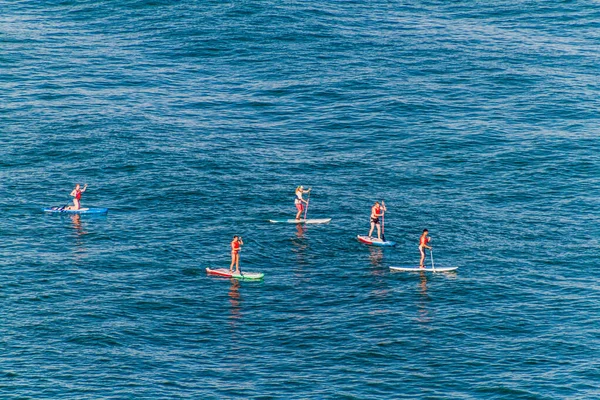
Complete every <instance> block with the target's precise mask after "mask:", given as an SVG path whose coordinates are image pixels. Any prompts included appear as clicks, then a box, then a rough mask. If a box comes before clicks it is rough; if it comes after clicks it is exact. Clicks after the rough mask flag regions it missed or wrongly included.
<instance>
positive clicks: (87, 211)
mask: <svg viewBox="0 0 600 400" xmlns="http://www.w3.org/2000/svg"><path fill="white" fill-rule="evenodd" d="M42 210H43V211H44V212H47V213H66V214H106V213H107V212H108V208H87V207H83V208H80V209H79V210H68V209H65V208H63V207H46V208H42Z"/></svg>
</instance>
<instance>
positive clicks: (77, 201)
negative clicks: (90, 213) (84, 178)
mask: <svg viewBox="0 0 600 400" xmlns="http://www.w3.org/2000/svg"><path fill="white" fill-rule="evenodd" d="M86 189H87V183H86V184H85V185H84V186H83V189H81V186H79V183H78V184H77V185H75V189H73V191H72V192H71V196H72V197H73V205H72V206H69V207H67V210H79V209H80V208H81V193H83V192H85V190H86Z"/></svg>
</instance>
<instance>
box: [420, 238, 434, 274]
mask: <svg viewBox="0 0 600 400" xmlns="http://www.w3.org/2000/svg"><path fill="white" fill-rule="evenodd" d="M428 233H429V231H428V230H427V229H423V233H422V234H421V239H420V240H419V251H420V252H421V262H420V263H419V267H420V268H425V249H429V250H431V246H427V243H429V241H430V240H431V238H430V237H427V234H428ZM432 257H433V256H432ZM432 259H433V258H432Z"/></svg>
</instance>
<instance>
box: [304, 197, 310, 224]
mask: <svg viewBox="0 0 600 400" xmlns="http://www.w3.org/2000/svg"><path fill="white" fill-rule="evenodd" d="M309 204H310V192H308V197H307V198H306V208H305V209H304V219H306V214H308V205H309Z"/></svg>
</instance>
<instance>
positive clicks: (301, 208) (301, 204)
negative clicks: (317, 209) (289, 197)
mask: <svg viewBox="0 0 600 400" xmlns="http://www.w3.org/2000/svg"><path fill="white" fill-rule="evenodd" d="M310 191H311V188H308V190H304V187H303V186H298V187H297V188H296V198H295V199H294V204H295V205H296V210H298V212H297V213H296V219H300V216H301V215H302V211H304V204H306V205H308V201H306V200H304V199H303V198H302V194H303V193H310Z"/></svg>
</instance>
